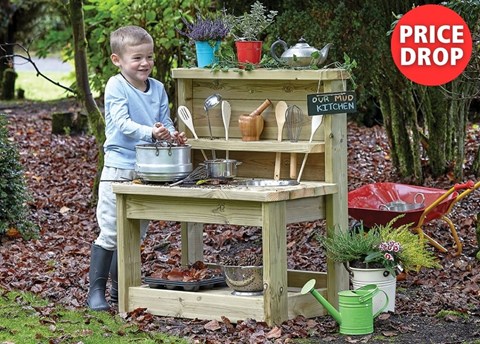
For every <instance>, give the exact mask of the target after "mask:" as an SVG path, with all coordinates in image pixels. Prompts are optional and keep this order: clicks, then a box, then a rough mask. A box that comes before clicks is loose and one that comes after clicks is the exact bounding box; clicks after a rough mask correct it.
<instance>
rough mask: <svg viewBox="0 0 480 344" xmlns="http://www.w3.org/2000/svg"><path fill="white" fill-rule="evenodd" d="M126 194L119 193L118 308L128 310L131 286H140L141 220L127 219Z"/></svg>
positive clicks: (120, 310) (122, 310)
mask: <svg viewBox="0 0 480 344" xmlns="http://www.w3.org/2000/svg"><path fill="white" fill-rule="evenodd" d="M126 197H127V196H126V195H117V252H118V310H119V312H128V311H130V309H128V304H129V301H128V300H129V288H130V287H133V286H140V285H141V283H142V281H141V257H140V220H131V219H127V211H126Z"/></svg>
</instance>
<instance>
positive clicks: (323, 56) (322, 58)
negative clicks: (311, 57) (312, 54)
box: [317, 43, 333, 66]
mask: <svg viewBox="0 0 480 344" xmlns="http://www.w3.org/2000/svg"><path fill="white" fill-rule="evenodd" d="M332 46H333V43H328V44H327V45H325V46H324V47H323V48H322V49H321V50H320V51H319V52H318V53H319V57H318V61H317V66H319V65H321V64H322V63H324V62H325V61H326V60H327V56H328V51H329V50H330V48H331V47H332Z"/></svg>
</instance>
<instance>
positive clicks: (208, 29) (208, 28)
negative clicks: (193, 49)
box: [177, 14, 230, 41]
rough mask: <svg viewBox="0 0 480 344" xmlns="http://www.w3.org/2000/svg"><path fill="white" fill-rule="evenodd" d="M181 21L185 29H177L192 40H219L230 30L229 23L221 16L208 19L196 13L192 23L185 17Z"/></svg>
mask: <svg viewBox="0 0 480 344" xmlns="http://www.w3.org/2000/svg"><path fill="white" fill-rule="evenodd" d="M182 21H183V23H184V24H185V30H184V31H182V30H179V29H177V31H178V32H179V33H180V34H181V35H184V36H186V37H188V38H190V39H191V40H193V41H220V40H222V39H224V38H225V37H226V36H227V35H228V33H229V32H230V27H229V25H228V24H227V23H226V22H225V21H224V20H223V18H221V17H217V18H212V19H210V18H204V17H202V16H201V15H200V14H197V16H196V20H195V22H193V23H190V22H188V21H187V20H186V19H185V18H182Z"/></svg>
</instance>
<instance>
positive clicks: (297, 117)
mask: <svg viewBox="0 0 480 344" xmlns="http://www.w3.org/2000/svg"><path fill="white" fill-rule="evenodd" d="M303 120H304V116H303V111H302V109H300V108H299V107H298V106H297V105H290V106H289V107H288V108H287V111H286V112H285V125H286V127H287V133H288V139H289V140H290V142H298V139H299V137H300V133H301V131H302V126H303ZM290 178H291V179H296V178H297V153H290Z"/></svg>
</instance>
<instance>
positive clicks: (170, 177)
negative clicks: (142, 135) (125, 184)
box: [135, 141, 193, 182]
mask: <svg viewBox="0 0 480 344" xmlns="http://www.w3.org/2000/svg"><path fill="white" fill-rule="evenodd" d="M135 151H136V163H135V171H136V173H137V176H138V177H139V178H142V179H144V180H146V181H151V182H171V181H176V180H179V179H183V178H185V177H187V176H188V175H189V174H190V172H192V169H193V168H192V162H191V154H190V153H191V146H190V145H176V144H173V143H171V142H166V141H157V142H156V143H148V144H142V145H137V146H136V147H135Z"/></svg>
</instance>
